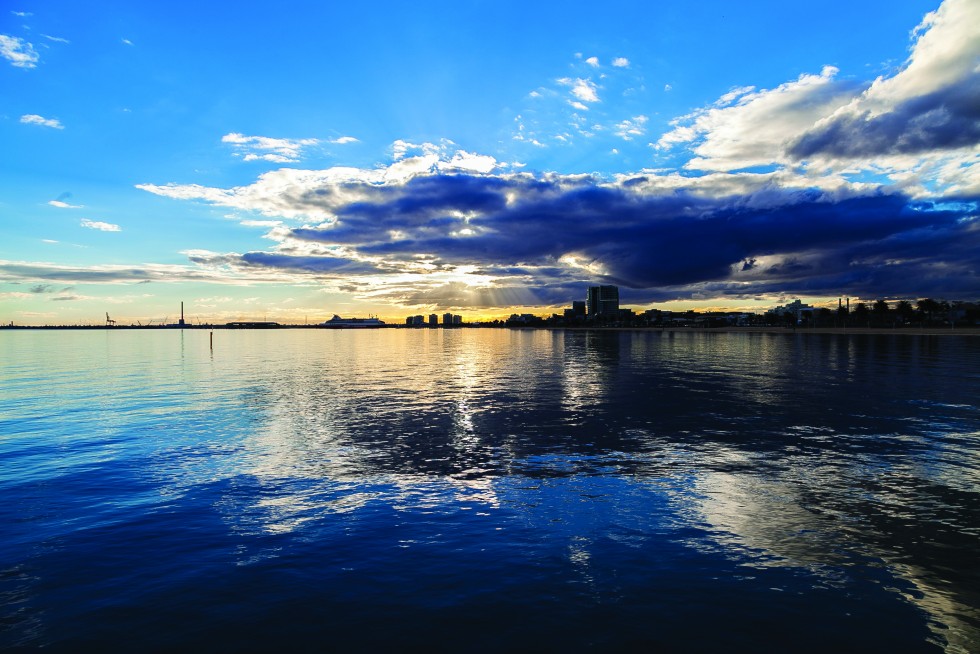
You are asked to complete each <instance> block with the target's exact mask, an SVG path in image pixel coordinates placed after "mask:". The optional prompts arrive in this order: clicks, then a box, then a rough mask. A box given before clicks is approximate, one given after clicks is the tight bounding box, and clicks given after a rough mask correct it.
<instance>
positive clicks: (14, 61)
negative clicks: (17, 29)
mask: <svg viewBox="0 0 980 654" xmlns="http://www.w3.org/2000/svg"><path fill="white" fill-rule="evenodd" d="M0 57H3V58H4V59H7V60H8V61H10V65H11V66H15V67H17V68H35V67H36V66H37V62H38V59H40V57H39V56H38V54H37V51H36V50H34V46H33V45H31V44H30V43H28V42H27V41H24V40H23V39H19V38H17V37H16V36H8V35H7V34H0Z"/></svg>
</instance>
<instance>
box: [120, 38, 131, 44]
mask: <svg viewBox="0 0 980 654" xmlns="http://www.w3.org/2000/svg"><path fill="white" fill-rule="evenodd" d="M122 42H123V44H124V45H133V42H132V41H130V40H129V39H123V40H122Z"/></svg>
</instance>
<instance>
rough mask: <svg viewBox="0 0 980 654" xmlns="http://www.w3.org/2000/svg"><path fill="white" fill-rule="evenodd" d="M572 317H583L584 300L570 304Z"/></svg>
mask: <svg viewBox="0 0 980 654" xmlns="http://www.w3.org/2000/svg"><path fill="white" fill-rule="evenodd" d="M572 315H573V316H581V317H583V318H584V317H585V300H575V301H574V302H572Z"/></svg>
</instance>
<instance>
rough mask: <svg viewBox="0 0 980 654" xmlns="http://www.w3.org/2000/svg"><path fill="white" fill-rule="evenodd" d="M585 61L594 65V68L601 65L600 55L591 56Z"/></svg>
mask: <svg viewBox="0 0 980 654" xmlns="http://www.w3.org/2000/svg"><path fill="white" fill-rule="evenodd" d="M585 63H587V64H588V65H590V66H592V67H593V68H598V67H599V57H589V58H588V59H586V60H585Z"/></svg>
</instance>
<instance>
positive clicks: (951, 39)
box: [789, 0, 980, 159]
mask: <svg viewBox="0 0 980 654" xmlns="http://www.w3.org/2000/svg"><path fill="white" fill-rule="evenodd" d="M914 34H915V35H917V37H918V38H917V40H916V42H915V44H914V46H913V48H912V52H911V54H910V56H909V58H908V61H907V62H906V65H905V66H904V68H903V69H902V70H901V71H899V72H898V73H897V74H896V75H894V76H892V77H889V78H878V79H877V80H875V82H874V83H873V84H872V85H871V86H870V87H869V88H867V89H866V90H865V91H864V92H863V93H861V94H860V95H859V96H857V97H855V98H853V99H852V100H851V101H850V102H848V103H847V104H845V105H843V106H841V107H839V108H837V109H836V111H834V112H833V113H831V114H829V115H828V116H826V117H823V118H821V119H820V120H819V121H817V122H816V123H815V124H814V126H813V127H812V128H811V129H810V130H808V131H807V132H806V133H805V134H803V135H802V136H801V137H800V138H799V139H797V140H796V141H795V142H793V143H792V144H791V145H790V147H789V153H790V155H791V156H793V157H795V158H797V159H800V158H808V157H813V156H815V155H829V156H831V157H847V158H860V157H872V156H876V155H894V154H919V153H922V152H933V151H935V150H937V149H941V150H948V149H957V148H965V147H971V146H973V145H975V144H977V143H980V63H978V62H980V4H978V3H976V2H973V1H972V0H946V2H944V3H943V4H942V5H941V6H940V7H939V9H937V10H936V11H934V12H932V13H930V14H928V15H926V17H925V19H924V20H923V21H922V23H921V24H920V25H919V26H918V27H917V28H916V30H915V31H914Z"/></svg>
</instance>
